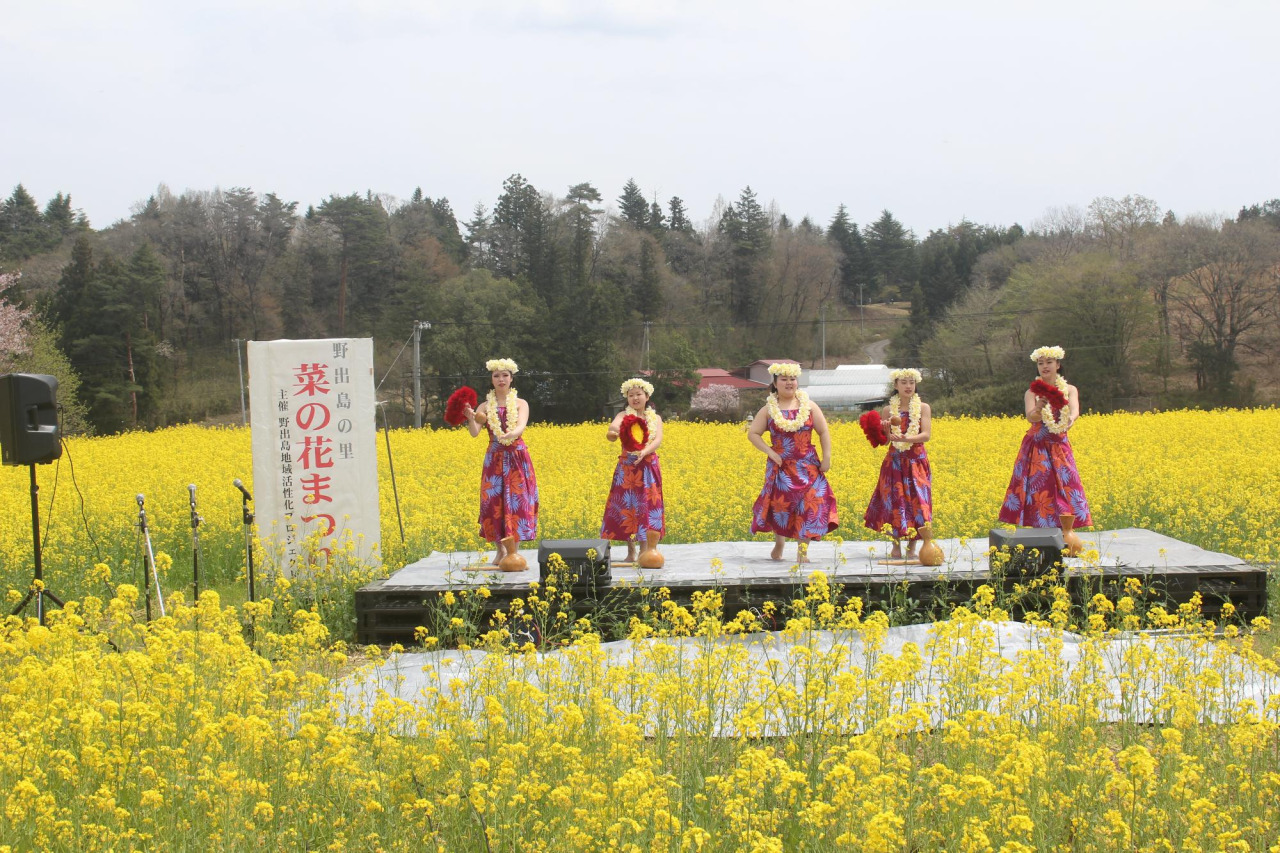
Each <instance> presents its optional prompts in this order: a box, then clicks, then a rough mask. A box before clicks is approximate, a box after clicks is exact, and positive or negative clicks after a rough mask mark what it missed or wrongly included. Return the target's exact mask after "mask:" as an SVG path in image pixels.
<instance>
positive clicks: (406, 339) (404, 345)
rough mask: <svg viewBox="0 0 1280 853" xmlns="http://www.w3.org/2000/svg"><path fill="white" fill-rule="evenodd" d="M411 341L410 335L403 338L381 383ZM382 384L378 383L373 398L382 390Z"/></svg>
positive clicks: (389, 373)
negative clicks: (398, 350)
mask: <svg viewBox="0 0 1280 853" xmlns="http://www.w3.org/2000/svg"><path fill="white" fill-rule="evenodd" d="M415 332H416V330H415ZM411 340H413V334H412V333H411V334H410V335H409V337H407V338H405V339H404V343H403V344H401V345H400V352H398V353H396V357H395V358H393V359H392V360H391V367H388V368H387V372H386V373H384V374H382V382H386V381H387V377H388V376H390V375H391V368H393V367H395V366H396V362H397V361H399V360H400V356H402V355H404V348H405V347H407V346H409V341H411ZM382 382H379V383H378V387H377V388H374V389H373V394H374V396H375V397H376V396H377V395H378V392H379V391H381V390H382Z"/></svg>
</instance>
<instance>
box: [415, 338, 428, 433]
mask: <svg viewBox="0 0 1280 853" xmlns="http://www.w3.org/2000/svg"><path fill="white" fill-rule="evenodd" d="M430 328H431V324H430V323H424V322H423V321H421V320H414V321H413V425H414V427H416V428H417V429H422V330H423V329H430Z"/></svg>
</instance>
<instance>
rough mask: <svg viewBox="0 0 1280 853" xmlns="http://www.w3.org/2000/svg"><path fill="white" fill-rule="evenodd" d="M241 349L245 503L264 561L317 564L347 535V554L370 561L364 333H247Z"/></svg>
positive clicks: (288, 569) (368, 383)
mask: <svg viewBox="0 0 1280 853" xmlns="http://www.w3.org/2000/svg"><path fill="white" fill-rule="evenodd" d="M248 349H249V400H250V405H251V408H252V417H251V419H250V425H251V427H252V439H251V440H252V445H253V495H254V499H255V507H254V509H255V515H256V520H257V523H258V531H259V535H260V536H261V538H262V540H263V542H264V544H265V546H266V550H267V557H268V559H271V560H273V561H274V562H276V563H278V564H279V566H280V568H281V569H282V570H283V571H284V572H285V573H286V574H292V572H293V569H294V567H295V566H298V565H300V564H302V565H305V564H306V562H307V561H308V560H316V561H317V562H321V563H323V562H325V560H326V558H327V556H328V555H329V554H331V553H332V552H333V550H336V549H340V548H342V547H343V546H344V542H345V540H346V538H347V536H348V534H349V535H350V537H351V539H352V540H353V541H354V542H355V543H356V547H357V549H358V551H357V556H359V557H361V558H363V559H365V560H374V559H378V558H379V555H380V549H379V547H378V546H379V542H380V519H379V513H378V457H377V437H378V427H377V420H376V414H375V400H374V383H373V340H372V339H370V338H328V339H324V340H311V341H249V344H248ZM361 535H363V538H361ZM312 537H316V538H312ZM322 552H323V553H322Z"/></svg>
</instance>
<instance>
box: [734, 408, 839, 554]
mask: <svg viewBox="0 0 1280 853" xmlns="http://www.w3.org/2000/svg"><path fill="white" fill-rule="evenodd" d="M798 411H799V409H790V410H788V411H784V412H783V413H782V414H783V415H784V416H785V417H788V418H793V417H795V416H796V413H797V412H798ZM769 433H770V439H771V441H772V442H773V449H774V450H775V451H777V453H778V455H779V456H781V457H782V465H781V467H779V466H777V465H774V464H773V460H772V459H770V460H769V462H768V464H767V465H766V466H765V469H764V488H763V489H761V490H760V497H758V498H756V502H755V506H754V507H753V508H752V512H751V532H752V533H773V534H776V535H778V536H782V537H784V538H787V539H821V538H822V537H823V536H825V535H826V534H828V533H830V532H831V531H832V530H835V529H836V527H838V526H839V524H840V519H839V515H838V513H837V511H836V497H835V495H834V494H832V492H831V484H830V483H828V482H827V478H826V475H824V474H823V473H822V471H821V470H820V469H819V467H818V466H819V462H818V451H817V450H816V449H815V448H814V446H813V417H812V416H810V418H809V419H808V420H807V421H805V424H804V426H802V427H800V429H798V430H796V431H795V432H786V431H784V430H781V429H778V428H777V427H776V426H775V425H774V424H773V422H772V421H770V423H769Z"/></svg>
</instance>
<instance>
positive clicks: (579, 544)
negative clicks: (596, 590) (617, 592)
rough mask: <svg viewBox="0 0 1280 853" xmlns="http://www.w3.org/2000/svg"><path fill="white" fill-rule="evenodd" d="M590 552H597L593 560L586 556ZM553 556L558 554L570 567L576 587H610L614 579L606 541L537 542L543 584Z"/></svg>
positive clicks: (573, 584)
mask: <svg viewBox="0 0 1280 853" xmlns="http://www.w3.org/2000/svg"><path fill="white" fill-rule="evenodd" d="M588 551H595V552H596V557H595V559H594V560H593V559H591V558H590V557H588V556H587V552H588ZM552 554H559V555H560V558H561V559H562V560H564V561H565V564H566V565H567V566H568V567H569V574H570V575H571V577H572V581H571V584H572V586H573V587H574V588H577V589H581V588H583V587H588V586H608V585H609V584H610V583H611V582H612V580H613V570H612V569H611V568H610V565H609V541H608V540H607V539H543V540H542V541H541V542H539V543H538V578H539V579H540V580H542V581H543V582H545V581H546V579H547V576H548V575H549V574H550V566H549V565H548V561H549V560H550V559H551V555H552Z"/></svg>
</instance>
